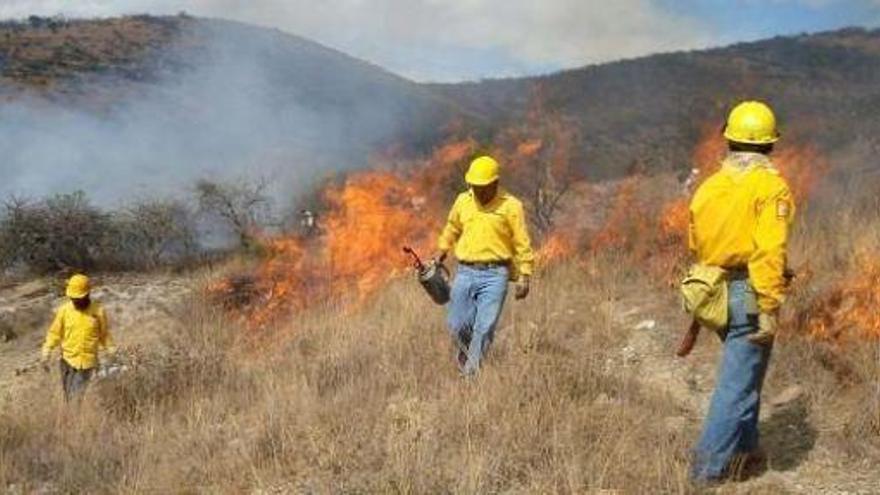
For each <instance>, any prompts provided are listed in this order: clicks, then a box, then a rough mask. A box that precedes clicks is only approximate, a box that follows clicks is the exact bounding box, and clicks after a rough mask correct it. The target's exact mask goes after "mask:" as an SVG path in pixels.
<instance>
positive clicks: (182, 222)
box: [108, 199, 198, 268]
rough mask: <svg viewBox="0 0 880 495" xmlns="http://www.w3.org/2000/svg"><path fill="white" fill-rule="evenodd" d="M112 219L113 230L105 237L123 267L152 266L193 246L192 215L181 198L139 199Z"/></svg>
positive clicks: (182, 255) (190, 250)
mask: <svg viewBox="0 0 880 495" xmlns="http://www.w3.org/2000/svg"><path fill="white" fill-rule="evenodd" d="M113 219H114V222H113V223H114V229H115V232H114V235H113V236H112V237H111V238H110V239H108V240H109V241H110V242H112V243H113V246H112V250H113V251H114V252H115V253H117V254H116V257H117V259H118V260H120V261H121V262H122V265H123V266H124V267H136V268H141V267H144V268H155V267H158V266H161V265H163V264H167V263H169V262H175V261H179V260H185V259H188V258H189V257H191V256H192V255H193V254H194V253H195V251H196V250H197V244H198V240H197V233H196V222H195V218H194V215H193V212H192V211H191V209H190V208H189V207H187V205H186V204H184V203H183V202H181V201H177V200H161V199H160V200H147V201H141V202H139V203H136V204H134V205H133V206H130V207H129V208H127V209H125V210H123V211H122V212H120V213H117V214H115V215H114V217H113Z"/></svg>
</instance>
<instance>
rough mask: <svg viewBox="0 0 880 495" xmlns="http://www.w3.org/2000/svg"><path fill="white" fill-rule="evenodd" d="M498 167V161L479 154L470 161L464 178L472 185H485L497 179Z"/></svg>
mask: <svg viewBox="0 0 880 495" xmlns="http://www.w3.org/2000/svg"><path fill="white" fill-rule="evenodd" d="M500 168H501V167H500V166H499V165H498V162H497V161H495V159H494V158H492V157H491V156H481V157H479V158H477V159H475V160H474V161H472V162H471V166H470V168H469V169H468V171H467V175H465V176H464V180H465V182H467V183H468V184H470V185H472V186H487V185H489V184H491V183H493V182H495V181H496V180H498V170H499V169H500Z"/></svg>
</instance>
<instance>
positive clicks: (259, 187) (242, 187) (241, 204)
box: [195, 179, 271, 248]
mask: <svg viewBox="0 0 880 495" xmlns="http://www.w3.org/2000/svg"><path fill="white" fill-rule="evenodd" d="M267 186H268V184H267V183H266V180H265V179H260V180H258V181H256V182H242V183H240V184H236V183H222V182H215V181H210V180H207V179H203V180H200V181H198V182H197V183H196V186H195V194H196V200H197V201H198V204H199V210H200V211H201V212H202V213H203V214H206V215H209V216H211V217H213V218H215V219H219V220H220V221H222V222H223V223H225V224H226V225H227V226H228V227H229V228H230V229H231V230H232V232H233V233H234V234H235V235H236V236H237V237H238V241H239V245H240V246H241V247H243V248H250V247H252V246H253V243H254V236H255V235H256V234H257V233H258V232H259V230H260V228H261V227H263V226H265V225H266V224H268V222H269V218H270V216H271V199H270V198H269V196H268V195H267V193H266V189H267Z"/></svg>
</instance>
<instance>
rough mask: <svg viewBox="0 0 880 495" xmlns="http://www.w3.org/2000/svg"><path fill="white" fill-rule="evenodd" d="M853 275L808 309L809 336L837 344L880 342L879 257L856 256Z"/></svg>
mask: <svg viewBox="0 0 880 495" xmlns="http://www.w3.org/2000/svg"><path fill="white" fill-rule="evenodd" d="M854 271H855V274H854V275H851V276H849V277H847V278H846V279H844V280H842V281H840V282H838V283H837V284H835V285H834V286H833V287H832V288H831V289H830V290H828V291H826V292H825V294H824V295H823V296H822V297H820V298H819V299H818V300H817V301H816V302H814V303H813V304H812V305H811V306H810V307H809V308H808V309H807V311H806V314H807V315H808V316H807V322H806V330H807V333H808V334H809V335H810V336H812V337H814V338H817V339H820V340H836V341H840V340H844V341H845V340H851V339H880V311H878V308H880V255H878V253H874V254H863V255H861V256H859V259H858V262H857V267H856V269H855V270H854Z"/></svg>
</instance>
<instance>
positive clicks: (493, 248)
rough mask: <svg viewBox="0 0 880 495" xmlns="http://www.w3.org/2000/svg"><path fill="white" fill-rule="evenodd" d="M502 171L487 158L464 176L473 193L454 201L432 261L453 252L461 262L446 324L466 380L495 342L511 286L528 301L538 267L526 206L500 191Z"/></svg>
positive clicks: (442, 258) (474, 162)
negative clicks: (533, 272)
mask: <svg viewBox="0 0 880 495" xmlns="http://www.w3.org/2000/svg"><path fill="white" fill-rule="evenodd" d="M499 168H500V167H499V165H498V162H497V161H495V160H494V159H493V158H491V157H489V156H482V157H479V158H477V159H475V160H474V161H473V162H472V163H471V165H470V168H469V169H468V172H467V175H466V176H465V181H466V182H467V184H468V186H470V188H469V190H468V191H467V192H464V193H462V194H460V195H459V196H458V198H457V199H456V200H455V204H454V205H453V206H452V210H451V211H450V213H449V219H448V221H447V223H446V227H445V228H444V229H443V232H442V233H441V234H440V239H439V241H438V248H439V252H438V253H437V255H435V257H434V259H435V260H436V261H437V262H441V263H442V262H443V260H444V259H445V258H446V255H447V253H448V252H449V251H450V250H452V249H453V248H454V250H455V251H454V252H455V257H456V258H457V259H458V271H457V273H456V275H455V280H454V281H453V284H452V294H451V300H450V302H449V315H448V324H449V330H450V333H451V334H452V336H453V339H454V341H455V342H456V344H457V345H458V349H459V352H458V365H459V369H460V371H461V372H462V373H463V374H464V375H466V376H467V375H473V374H474V373H476V372H477V371H478V370H479V368H480V362H481V361H482V359H483V356H484V355H485V353H486V351H487V349H488V347H489V346H490V345H491V343H492V340H493V339H494V336H495V326H496V324H497V323H498V318H499V317H500V315H501V310H502V308H503V306H504V300H505V299H506V297H507V287H508V282H509V281H513V282H514V283H515V290H516V294H515V296H516V298H517V299H524V298H525V297H526V296H528V293H529V279H530V277H531V275H532V265H533V264H534V254H533V252H532V246H531V241H530V239H529V233H528V229H527V227H526V218H525V212H524V210H523V205H522V203H521V202H520V201H519V200H518V199H517V198H515V197H514V196H513V195H512V194H510V193H509V192H507V191H505V190H504V189H503V188H501V187H500V186H499V177H500V174H499Z"/></svg>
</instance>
